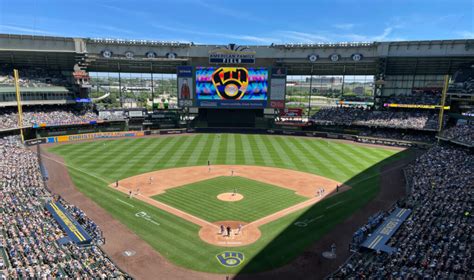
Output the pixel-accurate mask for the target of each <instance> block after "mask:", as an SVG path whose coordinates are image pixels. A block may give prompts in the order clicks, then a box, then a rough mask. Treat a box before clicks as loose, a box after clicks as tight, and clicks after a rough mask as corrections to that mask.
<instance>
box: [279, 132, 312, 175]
mask: <svg viewBox="0 0 474 280" xmlns="http://www.w3.org/2000/svg"><path fill="white" fill-rule="evenodd" d="M275 138H276V141H277V143H278V144H279V145H280V146H281V147H282V149H283V150H284V151H285V154H286V155H287V156H288V157H289V158H290V159H291V160H292V162H293V163H294V164H295V169H296V170H300V171H308V170H307V166H308V163H309V160H308V158H306V157H305V156H304V155H303V154H300V153H298V152H297V149H296V148H295V146H294V145H293V143H291V141H287V139H286V138H284V137H275Z"/></svg>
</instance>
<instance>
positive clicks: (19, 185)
mask: <svg viewBox="0 0 474 280" xmlns="http://www.w3.org/2000/svg"><path fill="white" fill-rule="evenodd" d="M0 166H1V168H0V190H1V191H0V210H1V211H0V259H3V262H4V264H5V266H6V268H5V269H4V270H3V272H2V271H1V270H0V274H2V273H3V274H4V276H5V277H7V278H8V279H52V278H56V279H58V278H69V279H93V278H95V279H98V278H100V279H106V278H116V279H120V278H124V277H125V276H126V275H124V274H123V273H122V272H121V271H120V270H119V269H118V268H117V267H116V266H115V265H114V264H113V263H112V262H111V261H110V260H109V259H108V258H107V256H106V255H105V254H104V253H103V252H102V250H101V249H100V248H99V247H97V246H96V245H91V246H87V247H79V246H77V245H75V244H73V243H71V242H68V243H66V244H63V245H60V244H61V243H60V242H58V240H60V239H62V238H64V237H65V236H66V234H65V233H64V232H63V230H62V229H61V227H60V226H59V224H58V223H57V222H56V220H55V219H54V218H53V217H52V215H51V214H50V213H49V212H48V211H47V210H46V209H45V207H44V205H45V202H47V201H50V200H51V199H53V197H52V195H51V193H49V191H48V190H47V189H46V187H45V185H44V182H43V178H42V177H41V173H40V169H39V162H38V158H37V156H36V154H35V153H34V152H32V151H30V150H28V149H26V148H25V147H24V146H22V144H21V143H20V142H19V141H18V138H17V137H9V138H1V139H0ZM62 202H63V203H65V202H64V201H62ZM66 205H67V203H66ZM67 208H68V209H73V211H74V213H75V214H74V215H76V216H78V217H81V215H82V214H80V211H77V210H74V207H73V206H70V205H67ZM86 220H87V219H86V218H85V217H84V220H83V221H82V222H83V224H84V223H86V224H88V223H90V222H91V221H90V220H89V221H86ZM94 227H95V228H96V226H94ZM94 227H88V229H91V228H94ZM93 235H94V234H93Z"/></svg>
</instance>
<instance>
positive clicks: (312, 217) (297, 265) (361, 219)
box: [233, 149, 417, 280]
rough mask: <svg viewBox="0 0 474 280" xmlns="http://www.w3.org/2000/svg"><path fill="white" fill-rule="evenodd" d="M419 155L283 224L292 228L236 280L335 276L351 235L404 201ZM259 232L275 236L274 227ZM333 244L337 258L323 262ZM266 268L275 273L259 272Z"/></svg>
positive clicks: (394, 161) (397, 159) (373, 172)
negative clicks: (410, 168)
mask: <svg viewBox="0 0 474 280" xmlns="http://www.w3.org/2000/svg"><path fill="white" fill-rule="evenodd" d="M416 154H417V150H414V149H409V150H405V151H402V152H400V153H397V154H395V155H393V156H391V157H389V158H387V159H385V160H383V161H381V162H379V163H377V164H375V165H373V166H371V167H370V168H367V169H366V170H364V171H362V172H361V173H359V174H357V175H356V176H354V177H352V178H351V179H349V180H347V181H346V182H344V184H346V185H349V186H351V187H352V189H350V190H348V191H345V192H341V193H333V194H334V195H332V196H331V197H328V198H326V199H324V200H323V201H321V202H319V203H317V204H315V205H313V206H311V208H309V209H307V210H306V211H305V212H304V213H302V214H299V215H298V214H295V213H293V214H290V215H289V216H287V217H285V218H283V219H288V220H287V221H288V224H289V226H288V227H287V228H285V229H284V230H283V231H282V232H280V233H279V234H278V235H277V236H276V237H275V238H274V239H273V240H271V241H270V242H269V243H268V244H267V245H266V246H265V247H264V248H263V249H262V250H261V251H260V252H259V253H258V254H257V255H256V256H255V257H254V258H253V259H246V260H245V261H244V263H243V267H242V269H241V270H240V272H239V273H238V274H237V275H235V276H234V277H233V279H272V280H275V279H292V280H295V279H322V278H324V277H325V276H327V275H328V274H330V273H332V272H334V271H335V270H336V269H337V268H338V267H339V266H340V265H341V264H342V263H344V261H345V260H346V259H347V258H348V256H349V250H348V247H349V242H350V241H351V239H352V234H353V233H354V232H355V231H356V230H357V229H358V228H359V227H360V226H362V225H363V224H364V223H366V222H367V220H368V218H369V217H370V216H371V215H373V214H374V213H376V212H378V211H381V210H388V209H389V208H390V207H391V206H392V205H393V203H395V202H396V201H397V200H398V199H400V198H401V197H403V196H404V195H405V179H404V175H403V171H402V168H403V167H404V166H405V165H406V164H408V163H409V162H410V161H411V160H413V159H414V158H415V155H416ZM378 175H380V176H378ZM379 185H380V188H379V187H378V186H379ZM379 190H380V191H379ZM357 209H358V210H357ZM275 222H278V221H275ZM275 222H274V223H275ZM260 229H261V230H262V232H265V231H268V232H271V230H272V224H271V223H270V224H266V225H263V226H262V227H261V228H260ZM315 240H317V241H315ZM333 243H335V244H336V246H337V258H336V259H334V260H329V259H325V258H323V257H322V255H321V254H322V253H323V252H324V251H330V250H331V249H330V247H331V244H333ZM235 249H236V250H234V251H238V248H235ZM302 251H303V253H302V254H301V253H300V252H302ZM288 260H290V262H289V263H288V264H287V265H284V264H285V263H287V262H288ZM282 265H283V267H281V266H282ZM262 267H274V268H275V269H274V270H270V271H264V272H258V271H261V268H262ZM277 267H280V268H277ZM255 272H257V273H255Z"/></svg>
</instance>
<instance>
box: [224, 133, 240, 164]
mask: <svg viewBox="0 0 474 280" xmlns="http://www.w3.org/2000/svg"><path fill="white" fill-rule="evenodd" d="M226 151H227V152H226V157H225V161H224V162H225V164H235V163H236V160H235V159H236V153H237V152H238V151H237V147H236V146H235V134H228V135H227V150H226Z"/></svg>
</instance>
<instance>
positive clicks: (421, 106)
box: [383, 103, 451, 110]
mask: <svg viewBox="0 0 474 280" xmlns="http://www.w3.org/2000/svg"><path fill="white" fill-rule="evenodd" d="M383 106H384V107H390V108H413V109H440V108H441V105H424V104H396V103H385V104H383ZM450 108H451V107H450V106H444V109H445V110H449V109H450Z"/></svg>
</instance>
